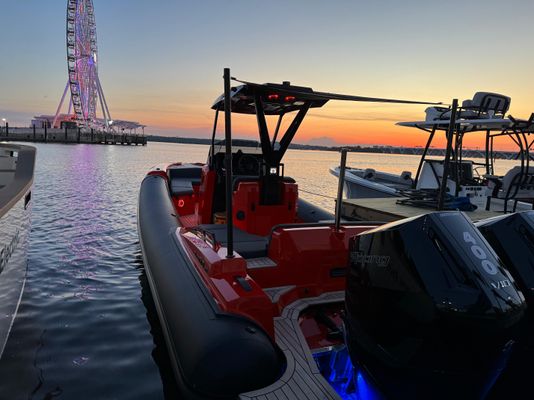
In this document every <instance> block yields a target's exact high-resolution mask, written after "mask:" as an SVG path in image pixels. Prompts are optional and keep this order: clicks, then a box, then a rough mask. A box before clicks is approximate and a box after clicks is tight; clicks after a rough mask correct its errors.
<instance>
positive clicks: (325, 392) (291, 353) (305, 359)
mask: <svg viewBox="0 0 534 400" xmlns="http://www.w3.org/2000/svg"><path fill="white" fill-rule="evenodd" d="M344 298H345V293H344V292H331V293H326V294H323V295H322V296H319V297H313V298H307V299H300V300H297V301H295V302H294V303H291V304H290V305H289V306H287V307H286V308H284V311H283V312H282V315H281V316H280V317H278V318H276V319H275V320H274V329H275V337H276V343H277V344H278V346H280V349H282V351H283V352H284V354H285V356H286V359H287V368H286V371H285V372H284V374H283V375H282V377H280V379H279V380H277V381H276V382H275V383H273V384H272V385H270V386H267V387H266V388H263V389H260V390H256V391H254V392H248V393H243V394H241V395H240V396H239V398H240V399H241V400H293V399H302V400H341V397H340V396H339V395H338V394H337V393H336V391H335V390H334V389H333V388H332V387H331V386H330V385H329V384H328V382H327V381H326V380H325V379H324V378H323V377H322V375H321V373H320V372H319V369H318V368H317V364H316V363H315V360H314V359H313V356H312V354H311V351H310V349H309V347H308V345H307V344H306V339H305V338H304V335H303V333H302V331H301V330H300V326H299V321H298V318H299V315H300V313H301V312H302V311H303V310H304V309H305V308H307V307H309V306H311V305H313V304H324V303H333V302H340V301H343V300H344Z"/></svg>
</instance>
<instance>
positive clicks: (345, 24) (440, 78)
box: [0, 0, 534, 147]
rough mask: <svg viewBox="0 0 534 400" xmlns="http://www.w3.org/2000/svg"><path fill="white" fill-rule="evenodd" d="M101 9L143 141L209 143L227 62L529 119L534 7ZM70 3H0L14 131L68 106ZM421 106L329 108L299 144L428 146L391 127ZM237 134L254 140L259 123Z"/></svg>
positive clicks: (480, 0) (121, 106) (0, 107)
mask: <svg viewBox="0 0 534 400" xmlns="http://www.w3.org/2000/svg"><path fill="white" fill-rule="evenodd" d="M93 2H94V6H95V13H96V23H97V32H98V47H99V72H100V79H101V82H102V85H103V88H104V92H105V95H106V98H107V101H108V104H109V107H110V111H111V115H112V117H113V118H115V119H129V120H134V121H139V122H141V123H143V124H146V125H147V126H148V128H147V130H146V132H147V133H154V134H163V135H169V136H194V137H208V136H209V135H210V130H211V124H212V118H213V113H212V111H211V110H210V106H211V104H212V102H213V100H214V99H215V98H216V97H217V96H218V95H219V94H220V93H221V92H222V70H223V68H224V67H230V68H231V69H232V75H233V76H236V77H239V78H241V79H244V80H250V81H255V82H281V81H283V80H289V81H291V82H292V83H294V84H297V85H302V86H309V87H312V88H314V89H316V90H321V91H332V92H338V93H346V94H357V95H364V96H373V97H392V98H404V99H414V100H428V101H442V102H444V103H450V101H451V100H452V98H455V97H456V98H459V99H460V100H462V99H467V98H471V97H472V96H473V94H474V93H475V92H476V91H494V92H499V93H503V94H506V95H508V96H510V97H512V106H511V109H510V113H511V114H512V115H513V116H516V117H523V118H527V117H528V116H529V115H530V112H531V111H534V79H533V74H532V68H533V65H534V63H533V61H534V52H532V49H531V48H532V37H533V33H532V28H531V26H532V16H533V15H534V2H533V1H531V0H523V1H519V0H509V1H507V2H505V3H503V2H502V1H494V0H476V1H466V0H463V1H457V0H452V1H446V2H437V1H422V0H420V1H413V0H404V1H398V0H392V1H383V0H374V1H356V0H353V1H315V0H293V1H289V0H272V1H268V2H265V1H255V0H227V1H221V0H217V1H171V0H154V1H146V0H128V1H126V0H122V1H120V0H93ZM65 9H66V1H65V0H46V1H43V0H25V1H3V2H2V7H1V12H0V17H1V21H2V23H1V32H2V33H1V36H0V54H1V62H0V118H7V119H8V121H9V122H10V124H11V125H13V126H26V125H28V124H29V121H30V119H31V117H32V116H33V115H36V114H53V113H54V112H55V109H56V107H57V105H58V103H59V100H60V97H61V94H62V91H63V89H64V87H65V84H66V80H67V67H66V60H65V59H66V50H65ZM424 109H425V106H411V105H384V104H372V103H371V104H369V103H367V104H365V103H343V102H336V103H334V102H331V103H329V104H327V105H326V106H325V107H323V108H322V109H318V110H313V111H312V112H310V116H309V117H308V119H307V120H305V122H304V124H303V126H302V128H301V131H300V133H299V134H298V135H297V138H296V140H295V141H296V142H300V143H306V142H310V141H311V142H312V143H313V142H318V143H328V142H332V143H333V142H336V143H340V144H391V145H406V146H412V145H422V144H424V140H425V138H426V136H425V135H424V134H422V133H420V132H419V131H417V130H414V129H410V128H402V127H398V126H395V125H394V123H395V122H397V121H410V120H420V119H424ZM234 127H235V132H234V134H235V135H236V136H241V137H255V135H256V133H255V132H256V130H255V123H254V119H251V118H244V119H243V120H241V121H239V120H238V117H236V118H234ZM324 138H327V139H324ZM468 144H469V145H471V146H478V145H480V139H479V138H476V139H474V140H472V141H471V143H468ZM503 147H506V144H503Z"/></svg>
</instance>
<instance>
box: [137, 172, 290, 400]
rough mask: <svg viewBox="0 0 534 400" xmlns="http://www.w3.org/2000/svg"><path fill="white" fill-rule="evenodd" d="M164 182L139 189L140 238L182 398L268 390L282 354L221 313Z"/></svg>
mask: <svg viewBox="0 0 534 400" xmlns="http://www.w3.org/2000/svg"><path fill="white" fill-rule="evenodd" d="M179 228H180V227H179V225H178V222H177V219H176V217H175V211H174V208H173V206H172V203H171V199H170V195H169V191H168V187H167V181H166V180H165V178H163V177H161V176H157V175H149V176H147V177H146V178H145V179H144V181H143V183H142V184H141V191H140V195H139V209H138V231H139V239H140V243H141V249H142V253H143V260H144V265H145V271H146V274H147V277H148V282H149V286H150V289H151V292H152V295H153V298H154V303H155V306H156V310H157V312H158V317H159V320H160V323H161V327H162V331H163V334H164V337H165V341H166V344H167V348H168V350H169V356H170V359H171V364H172V365H173V369H174V373H175V377H176V380H177V383H178V386H179V389H180V391H181V392H182V393H181V394H182V395H183V397H184V398H188V399H189V398H191V399H208V398H215V397H217V398H236V397H237V396H238V394H239V393H243V392H247V391H250V390H254V389H257V388H260V387H264V386H267V385H269V384H270V383H272V382H273V381H274V380H276V378H277V377H278V376H279V375H280V374H281V372H282V371H283V366H282V365H283V362H282V361H283V355H282V354H281V352H280V351H279V350H278V348H277V347H276V345H275V344H274V343H273V342H272V340H271V339H270V337H269V336H268V335H267V334H266V333H265V332H264V331H263V329H262V328H261V327H260V326H259V325H258V324H256V323H255V322H254V321H252V320H250V319H247V318H244V317H241V316H238V315H235V314H228V313H225V312H223V311H222V310H221V309H220V308H219V307H218V305H217V304H216V302H215V300H214V299H213V297H212V295H211V294H210V292H209V290H208V289H207V287H206V286H205V285H204V283H203V281H202V278H201V277H200V275H199V273H198V271H197V270H196V269H195V266H194V265H193V263H192V261H191V260H190V258H189V255H188V253H187V250H186V249H185V247H184V245H183V242H181V239H180V233H179Z"/></svg>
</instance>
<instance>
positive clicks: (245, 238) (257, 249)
mask: <svg viewBox="0 0 534 400" xmlns="http://www.w3.org/2000/svg"><path fill="white" fill-rule="evenodd" d="M197 228H198V229H199V230H201V231H203V232H207V233H209V234H211V235H212V236H213V238H214V239H215V241H216V242H217V243H219V244H220V245H221V246H226V245H227V244H228V232H227V225H225V224H202V225H198V226H197ZM268 245H269V237H268V236H259V235H253V234H252V233H248V232H245V231H243V230H241V229H239V228H236V227H234V250H235V251H236V252H238V253H239V254H240V255H241V257H243V258H258V257H267V247H268Z"/></svg>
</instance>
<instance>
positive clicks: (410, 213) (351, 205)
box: [341, 197, 519, 222]
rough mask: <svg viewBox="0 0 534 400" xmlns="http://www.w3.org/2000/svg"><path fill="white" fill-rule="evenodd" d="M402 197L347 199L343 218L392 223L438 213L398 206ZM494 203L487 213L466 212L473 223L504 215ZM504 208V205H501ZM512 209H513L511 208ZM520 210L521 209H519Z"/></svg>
mask: <svg viewBox="0 0 534 400" xmlns="http://www.w3.org/2000/svg"><path fill="white" fill-rule="evenodd" d="M399 199H401V198H400V197H386V198H378V199H345V200H343V204H342V206H341V210H342V211H341V215H342V216H343V218H347V219H356V220H362V221H383V222H392V221H397V220H399V219H403V218H409V217H415V216H417V215H422V214H428V213H430V212H433V211H436V210H433V209H430V208H422V207H412V206H408V205H401V204H397V200H399ZM510 204H511V202H510ZM497 206H499V205H498V204H496V205H495V206H494V205H493V203H492V208H493V210H491V211H486V210H485V209H484V208H483V207H479V208H478V209H477V210H475V211H469V212H464V213H465V215H466V216H468V217H469V218H470V219H471V220H472V221H478V220H481V219H486V218H490V217H496V216H498V215H502V211H497V210H496V209H495V208H494V207H497ZM500 206H501V207H502V205H500ZM510 209H511V207H510ZM518 210H519V207H518Z"/></svg>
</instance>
